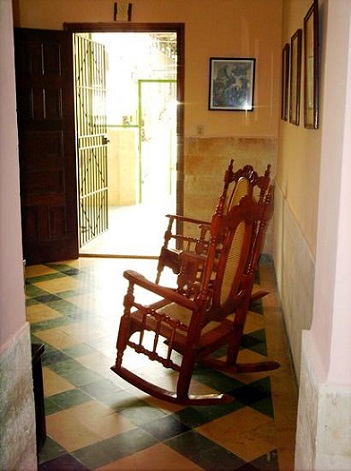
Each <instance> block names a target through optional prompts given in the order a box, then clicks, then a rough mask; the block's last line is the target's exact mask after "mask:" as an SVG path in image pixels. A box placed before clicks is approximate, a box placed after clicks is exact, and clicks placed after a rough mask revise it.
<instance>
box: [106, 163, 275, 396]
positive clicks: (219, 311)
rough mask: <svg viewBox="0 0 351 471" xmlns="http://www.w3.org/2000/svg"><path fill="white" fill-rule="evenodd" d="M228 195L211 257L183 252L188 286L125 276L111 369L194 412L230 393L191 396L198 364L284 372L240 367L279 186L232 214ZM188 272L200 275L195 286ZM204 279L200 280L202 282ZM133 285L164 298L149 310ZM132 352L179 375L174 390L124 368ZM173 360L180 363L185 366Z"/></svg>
mask: <svg viewBox="0 0 351 471" xmlns="http://www.w3.org/2000/svg"><path fill="white" fill-rule="evenodd" d="M231 168H232V163H231ZM268 182H269V177H268ZM227 191H228V185H226V184H225V185H224V189H223V192H222V195H221V197H220V200H219V203H218V205H217V208H216V211H215V213H214V215H213V218H212V221H211V224H210V238H209V244H208V247H207V250H206V252H205V253H197V252H196V251H182V252H181V253H180V259H181V264H182V265H183V266H186V267H187V269H186V272H187V275H186V276H187V277H188V285H186V286H184V285H182V286H181V288H179V286H178V287H177V288H167V287H164V286H161V285H160V284H158V283H154V282H152V281H149V280H147V279H146V278H145V277H144V276H142V275H141V274H139V273H137V272H135V271H131V270H127V271H125V272H124V277H125V278H126V279H127V280H128V282H129V286H128V290H127V294H126V296H125V298H124V313H123V316H122V318H121V322H120V327H119V333H118V337H117V345H116V346H117V357H116V362H115V365H114V366H112V367H111V369H112V370H113V371H114V372H115V373H117V374H118V375H119V376H121V377H122V378H124V379H125V380H127V381H128V382H130V383H131V384H133V385H134V386H136V387H138V388H139V389H141V390H143V391H145V392H146V393H148V394H150V395H152V396H154V397H157V398H159V399H163V400H166V401H169V402H174V403H180V404H196V405H209V404H223V403H228V402H231V401H232V400H233V397H232V396H231V395H230V394H222V393H219V394H210V395H194V394H191V392H190V382H191V378H192V375H193V370H194V367H195V365H196V364H197V363H203V364H205V365H207V366H210V367H213V368H216V369H220V370H223V371H226V372H230V373H235V372H253V371H263V370H271V369H275V368H277V367H278V366H279V365H278V364H277V363H275V362H272V361H264V362H260V363H255V364H244V365H243V364H239V363H237V357H238V352H239V348H240V342H241V338H242V335H243V331H244V326H245V321H246V316H247V312H248V308H249V304H250V302H251V296H252V288H253V284H254V275H255V270H256V268H257V264H258V258H259V255H260V253H261V249H262V244H263V239H264V233H265V229H266V224H267V222H268V221H269V219H270V218H271V215H272V212H273V187H272V186H269V187H268V188H266V189H265V190H262V191H261V194H260V197H259V198H258V200H255V199H254V197H253V194H252V193H251V192H248V194H246V195H245V196H243V197H242V198H240V200H239V201H238V202H236V203H235V204H231V205H230V207H228V199H227ZM199 267H200V268H199ZM190 273H193V274H194V278H193V279H191V276H190V275H189V274H190ZM198 273H201V279H200V280H199V279H198ZM180 276H181V275H180ZM135 286H138V287H139V288H142V289H143V290H146V291H147V292H149V293H153V294H155V295H157V296H159V297H160V298H159V300H157V301H156V302H154V303H152V304H149V305H145V304H143V303H142V302H140V301H137V300H136V297H135V290H134V288H135ZM194 286H195V287H196V289H195V288H194ZM150 333H151V335H152V337H153V340H152V342H151V345H150V346H149V345H147V343H146V340H145V339H146V337H147V335H148V334H150ZM224 345H226V346H227V353H226V357H225V359H215V358H212V357H211V355H212V354H213V353H214V352H215V351H217V350H218V349H219V348H220V347H222V346H224ZM160 346H161V348H160ZM127 348H129V349H131V350H132V351H134V352H136V353H140V354H143V355H145V356H146V357H148V358H149V359H150V360H152V361H157V362H158V363H160V364H162V365H163V366H164V367H166V368H170V369H172V370H174V371H176V372H177V373H178V378H177V384H176V387H175V390H169V389H166V388H162V387H160V386H159V385H156V384H155V383H154V382H151V381H148V380H146V379H145V378H144V377H142V376H140V375H137V374H136V373H135V372H134V371H132V369H131V368H130V367H129V368H128V367H126V366H125V364H124V354H125V351H126V349H127ZM164 350H166V351H165V352H164ZM174 355H176V356H177V358H178V357H180V361H179V362H177V361H176V360H175V359H174Z"/></svg>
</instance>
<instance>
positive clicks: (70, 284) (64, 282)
mask: <svg viewBox="0 0 351 471" xmlns="http://www.w3.org/2000/svg"><path fill="white" fill-rule="evenodd" d="M35 285H36V286H37V287H38V288H41V289H43V290H45V291H47V292H49V293H60V292H62V291H68V290H73V289H79V288H80V287H81V286H82V284H81V283H80V282H79V281H77V280H76V279H75V278H73V277H71V276H68V277H67V276H63V277H60V278H55V279H53V280H48V281H40V282H38V283H36V284H35Z"/></svg>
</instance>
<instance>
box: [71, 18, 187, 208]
mask: <svg viewBox="0 0 351 471" xmlns="http://www.w3.org/2000/svg"><path fill="white" fill-rule="evenodd" d="M63 27H64V30H65V31H69V32H71V33H157V32H170V33H176V35H177V101H178V106H177V167H176V173H177V188H176V213H177V214H180V215H182V214H183V211H184V77H185V73H184V67H185V59H184V51H185V25H184V23H64V25H63Z"/></svg>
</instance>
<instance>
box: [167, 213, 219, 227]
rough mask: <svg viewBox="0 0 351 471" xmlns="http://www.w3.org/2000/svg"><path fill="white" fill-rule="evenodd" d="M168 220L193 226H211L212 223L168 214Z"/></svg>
mask: <svg viewBox="0 0 351 471" xmlns="http://www.w3.org/2000/svg"><path fill="white" fill-rule="evenodd" d="M166 218H173V219H175V220H176V221H179V222H190V223H192V224H198V225H205V226H210V225H211V222H209V221H203V220H202V219H195V218H190V217H187V216H180V215H179V214H166Z"/></svg>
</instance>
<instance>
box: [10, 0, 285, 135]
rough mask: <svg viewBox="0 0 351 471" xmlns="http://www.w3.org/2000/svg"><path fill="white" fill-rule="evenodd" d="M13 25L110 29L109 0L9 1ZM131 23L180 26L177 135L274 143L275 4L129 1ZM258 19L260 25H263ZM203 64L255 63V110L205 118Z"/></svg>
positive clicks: (273, 0) (267, 0)
mask: <svg viewBox="0 0 351 471" xmlns="http://www.w3.org/2000/svg"><path fill="white" fill-rule="evenodd" d="M14 1H15V8H14V10H15V23H16V25H17V26H21V27H30V28H41V29H42V28H46V29H62V24H63V23H64V22H112V21H113V2H112V1H111V0H50V1H48V0H14ZM132 3H133V13H132V21H133V22H140V23H142V22H179V23H185V135H186V136H194V135H196V132H197V127H198V126H199V125H201V126H203V127H204V136H205V137H214V136H220V137H223V136H233V135H236V136H277V133H278V108H279V100H280V78H279V76H280V61H281V57H280V56H281V53H280V32H281V10H282V7H281V0H264V1H263V0H249V1H247V0H244V1H243V0H217V1H216V0H191V1H189V0H133V1H132ZM263 19H264V20H263ZM209 57H255V58H256V59H257V64H256V83H255V95H254V100H255V111H254V112H253V113H252V112H249V113H245V112H224V111H222V112H219V111H208V110H207V102H208V74H209Z"/></svg>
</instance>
